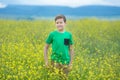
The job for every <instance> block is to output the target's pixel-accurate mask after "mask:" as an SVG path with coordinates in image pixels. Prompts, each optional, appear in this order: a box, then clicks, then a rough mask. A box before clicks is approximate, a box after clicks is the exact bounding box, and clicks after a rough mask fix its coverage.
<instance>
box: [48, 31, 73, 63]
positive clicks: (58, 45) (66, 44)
mask: <svg viewBox="0 0 120 80" xmlns="http://www.w3.org/2000/svg"><path fill="white" fill-rule="evenodd" d="M46 43H47V44H52V54H51V60H52V61H55V62H57V63H61V64H69V62H70V53H69V48H70V45H72V44H73V39H72V34H71V33H69V32H67V31H65V32H63V33H61V32H59V31H53V32H51V33H50V34H49V36H48V38H47V39H46Z"/></svg>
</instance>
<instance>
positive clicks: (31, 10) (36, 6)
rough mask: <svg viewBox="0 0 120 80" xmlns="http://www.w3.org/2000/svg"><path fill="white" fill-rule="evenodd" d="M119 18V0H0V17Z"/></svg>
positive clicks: (31, 18) (30, 18) (32, 18)
mask: <svg viewBox="0 0 120 80" xmlns="http://www.w3.org/2000/svg"><path fill="white" fill-rule="evenodd" d="M58 14H64V15H65V16H67V18H68V19H81V18H82V19H83V18H93V17H94V18H98V19H109V20H114V19H115V20H116V19H120V0H54V1H53V0H31V1H30V0H0V18H1V19H17V20H19V19H29V20H35V19H53V18H54V16H56V15H58Z"/></svg>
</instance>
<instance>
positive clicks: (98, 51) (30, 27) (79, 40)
mask: <svg viewBox="0 0 120 80" xmlns="http://www.w3.org/2000/svg"><path fill="white" fill-rule="evenodd" d="M55 29H56V28H55V24H54V21H53V20H33V21H30V20H0V80H64V79H66V76H65V75H64V74H61V75H60V74H59V73H58V71H57V70H56V71H55V72H51V69H52V68H45V67H44V55H43V48H44V45H45V40H46V38H47V36H48V34H49V33H50V32H51V31H53V30H55ZM66 30H67V31H70V32H71V33H72V34H73V39H74V50H75V52H74V61H73V67H72V70H71V72H70V73H69V75H68V77H67V79H68V80H120V72H119V71H120V20H115V21H109V20H98V19H80V20H68V22H67V26H66ZM48 53H49V62H50V54H51V48H50V49H49V52H48Z"/></svg>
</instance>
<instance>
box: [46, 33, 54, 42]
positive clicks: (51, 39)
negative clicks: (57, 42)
mask: <svg viewBox="0 0 120 80" xmlns="http://www.w3.org/2000/svg"><path fill="white" fill-rule="evenodd" d="M52 41H53V35H52V33H50V34H49V35H48V37H47V39H46V43H47V44H51V43H52Z"/></svg>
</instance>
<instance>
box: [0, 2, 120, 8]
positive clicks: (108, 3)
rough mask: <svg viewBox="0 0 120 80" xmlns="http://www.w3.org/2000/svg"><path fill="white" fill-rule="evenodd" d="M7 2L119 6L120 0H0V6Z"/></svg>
mask: <svg viewBox="0 0 120 80" xmlns="http://www.w3.org/2000/svg"><path fill="white" fill-rule="evenodd" d="M9 4H19V5H58V6H68V7H79V6H86V5H111V6H119V7H120V0H0V8H4V7H6V6H7V5H9Z"/></svg>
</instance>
